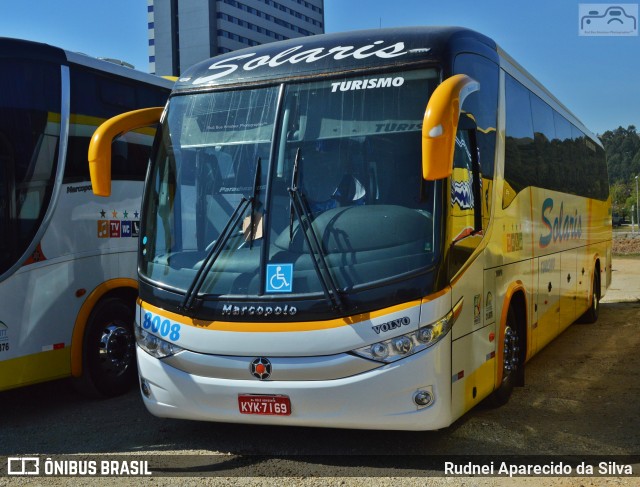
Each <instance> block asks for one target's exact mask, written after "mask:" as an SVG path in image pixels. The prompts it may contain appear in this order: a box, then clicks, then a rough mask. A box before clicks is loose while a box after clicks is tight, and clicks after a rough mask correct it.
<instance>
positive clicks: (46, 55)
mask: <svg viewBox="0 0 640 487" xmlns="http://www.w3.org/2000/svg"><path fill="white" fill-rule="evenodd" d="M0 58H14V59H32V60H37V61H45V62H51V63H54V64H60V65H69V64H75V65H80V66H84V67H87V68H90V69H95V70H98V71H103V72H106V73H109V74H113V75H116V76H122V77H125V78H129V79H134V80H137V81H143V82H145V83H150V84H154V85H157V86H162V87H164V88H167V89H171V88H172V87H173V82H172V81H169V80H167V79H164V78H161V77H160V76H155V75H152V74H147V73H143V72H142V71H138V70H135V69H131V68H128V67H125V66H121V65H118V64H115V63H113V62H108V61H102V60H100V59H96V58H94V57H91V56H88V55H86V54H82V53H77V52H72V51H66V50H64V49H61V48H59V47H55V46H51V45H49V44H43V43H40V42H34V41H28V40H24V39H13V38H10V37H0ZM4 75H5V76H6V75H7V73H4Z"/></svg>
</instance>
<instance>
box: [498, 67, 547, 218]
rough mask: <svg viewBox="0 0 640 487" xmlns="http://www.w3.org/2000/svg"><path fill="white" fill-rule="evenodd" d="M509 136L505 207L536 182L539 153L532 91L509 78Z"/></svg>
mask: <svg viewBox="0 0 640 487" xmlns="http://www.w3.org/2000/svg"><path fill="white" fill-rule="evenodd" d="M506 103H507V120H506V125H507V134H506V140H505V155H504V160H505V162H504V164H505V166H504V179H505V183H507V184H505V188H504V194H503V203H502V205H503V207H507V206H509V204H511V201H513V198H515V196H516V194H517V193H519V192H520V191H521V190H523V189H524V188H526V187H527V186H531V184H532V181H536V166H537V157H538V156H537V153H536V148H535V145H534V143H533V139H534V137H533V123H532V119H531V102H530V100H529V90H527V89H526V88H525V87H524V86H522V85H521V84H520V83H518V82H517V81H516V80H514V79H513V78H511V77H510V76H507V77H506Z"/></svg>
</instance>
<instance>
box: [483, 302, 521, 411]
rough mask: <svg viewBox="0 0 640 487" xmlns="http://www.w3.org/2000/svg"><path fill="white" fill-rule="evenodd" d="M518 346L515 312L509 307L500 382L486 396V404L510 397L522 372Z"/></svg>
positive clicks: (499, 403)
mask: <svg viewBox="0 0 640 487" xmlns="http://www.w3.org/2000/svg"><path fill="white" fill-rule="evenodd" d="M520 346H521V336H520V328H519V326H518V321H517V318H516V313H515V311H514V309H513V307H509V311H508V312H507V322H506V324H505V328H504V341H503V344H502V382H501V383H500V385H499V386H498V388H497V389H496V390H495V391H493V393H492V394H491V395H490V396H489V397H488V398H487V404H488V405H489V406H491V407H499V406H503V405H505V404H506V403H507V402H508V401H509V398H510V397H511V393H512V392H513V388H514V387H515V386H516V384H517V382H518V379H519V374H521V373H522V367H523V364H522V363H521V360H520V357H521V354H520Z"/></svg>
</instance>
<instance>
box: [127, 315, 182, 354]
mask: <svg viewBox="0 0 640 487" xmlns="http://www.w3.org/2000/svg"><path fill="white" fill-rule="evenodd" d="M134 328H135V331H136V342H137V344H138V346H139V347H140V348H141V349H142V350H144V351H145V352H147V353H148V354H149V355H151V356H152V357H155V358H165V357H169V356H171V355H175V354H176V353H178V352H181V351H182V350H184V349H183V348H180V347H179V346H177V345H175V344H173V343H170V342H168V341H166V340H163V339H162V338H158V337H157V336H155V335H152V334H151V333H149V332H148V331H145V330H143V329H142V327H141V326H140V325H138V323H136V326H135V327H134Z"/></svg>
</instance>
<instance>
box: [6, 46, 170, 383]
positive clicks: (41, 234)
mask: <svg viewBox="0 0 640 487" xmlns="http://www.w3.org/2000/svg"><path fill="white" fill-rule="evenodd" d="M0 67H1V70H2V77H0V235H1V236H2V238H0V390H6V389H11V388H14V387H18V386H23V385H27V384H32V383H36V382H42V381H45V380H50V379H56V378H61V377H68V376H74V377H77V378H78V379H77V383H78V384H79V385H81V386H83V389H84V390H86V391H87V392H89V393H91V394H93V395H112V394H117V393H120V392H122V391H124V390H125V389H126V388H127V387H131V385H133V384H135V383H136V377H137V372H136V362H135V352H134V350H135V339H134V335H133V316H134V311H135V300H136V297H137V277H136V252H137V242H138V239H137V236H138V233H139V224H140V200H141V198H142V189H143V181H144V176H145V174H146V163H147V161H148V156H149V153H150V150H151V143H152V142H153V135H154V133H155V132H154V130H151V129H147V130H144V131H138V132H131V133H129V134H127V135H126V137H124V138H122V139H119V140H117V141H115V142H114V146H113V162H112V170H113V178H114V185H113V186H114V190H113V194H112V196H111V198H109V199H104V198H97V197H96V196H95V195H93V193H92V191H91V182H90V178H89V168H88V162H87V150H88V147H89V140H90V138H91V136H92V135H93V132H94V131H95V129H96V127H97V126H99V125H100V124H101V123H102V122H103V121H104V120H106V119H108V118H111V117H113V116H114V115H117V114H118V113H122V112H125V111H129V110H132V109H136V108H142V107H154V106H157V105H162V104H164V103H166V100H167V98H168V96H169V93H170V91H171V87H172V86H173V83H172V82H170V81H169V80H165V79H162V78H159V77H155V76H151V75H148V74H143V73H140V72H137V71H134V70H133V69H130V68H126V67H122V66H118V65H116V64H113V63H110V62H106V61H100V60H97V59H94V58H90V57H88V56H85V55H82V54H77V53H74V52H69V51H65V50H62V49H59V48H56V47H53V46H49V45H45V44H39V43H35V42H29V41H23V40H17V39H9V38H0ZM110 162H111V161H110Z"/></svg>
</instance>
